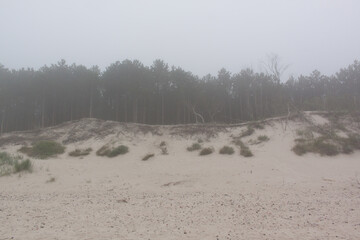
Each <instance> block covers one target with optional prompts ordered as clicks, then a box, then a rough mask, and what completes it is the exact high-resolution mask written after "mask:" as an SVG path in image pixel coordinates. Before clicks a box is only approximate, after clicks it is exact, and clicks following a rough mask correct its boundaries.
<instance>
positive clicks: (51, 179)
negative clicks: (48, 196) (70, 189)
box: [46, 177, 56, 183]
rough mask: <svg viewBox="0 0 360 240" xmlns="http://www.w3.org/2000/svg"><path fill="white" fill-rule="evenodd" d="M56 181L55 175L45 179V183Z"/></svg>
mask: <svg viewBox="0 0 360 240" xmlns="http://www.w3.org/2000/svg"><path fill="white" fill-rule="evenodd" d="M55 181H56V178H55V177H51V178H50V179H49V180H46V183H53V182H55Z"/></svg>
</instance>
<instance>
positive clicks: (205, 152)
mask: <svg viewBox="0 0 360 240" xmlns="http://www.w3.org/2000/svg"><path fill="white" fill-rule="evenodd" d="M213 152H214V149H213V148H210V147H208V148H203V149H202V150H201V151H200V153H199V155H200V156H204V155H209V154H212V153H213Z"/></svg>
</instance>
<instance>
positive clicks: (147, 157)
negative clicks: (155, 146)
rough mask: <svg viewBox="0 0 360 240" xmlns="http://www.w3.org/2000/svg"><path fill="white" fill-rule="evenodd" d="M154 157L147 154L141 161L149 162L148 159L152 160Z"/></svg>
mask: <svg viewBox="0 0 360 240" xmlns="http://www.w3.org/2000/svg"><path fill="white" fill-rule="evenodd" d="M154 156H155V154H153V153H149V154H147V155H146V156H145V157H143V158H142V160H143V161H147V160H149V159H150V158H152V157H154Z"/></svg>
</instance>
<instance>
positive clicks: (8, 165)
mask: <svg viewBox="0 0 360 240" xmlns="http://www.w3.org/2000/svg"><path fill="white" fill-rule="evenodd" d="M22 171H28V172H31V171H32V163H31V161H30V160H29V159H26V160H23V159H22V158H21V157H20V156H11V155H9V154H8V153H5V152H0V177H1V176H5V175H10V174H11V173H18V172H22Z"/></svg>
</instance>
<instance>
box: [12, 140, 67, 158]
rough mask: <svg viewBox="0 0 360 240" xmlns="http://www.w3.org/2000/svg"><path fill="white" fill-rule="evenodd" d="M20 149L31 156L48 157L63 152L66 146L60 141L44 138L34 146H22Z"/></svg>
mask: <svg viewBox="0 0 360 240" xmlns="http://www.w3.org/2000/svg"><path fill="white" fill-rule="evenodd" d="M18 151H19V152H21V153H24V154H26V155H28V156H29V157H33V158H39V159H47V158H50V157H54V156H56V155H58V154H63V153H64V152H65V147H64V146H63V145H61V144H60V143H57V142H54V141H47V140H46V141H45V140H44V141H39V142H36V143H35V144H33V146H32V147H26V146H24V147H21V148H20V149H19V150H18Z"/></svg>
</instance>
